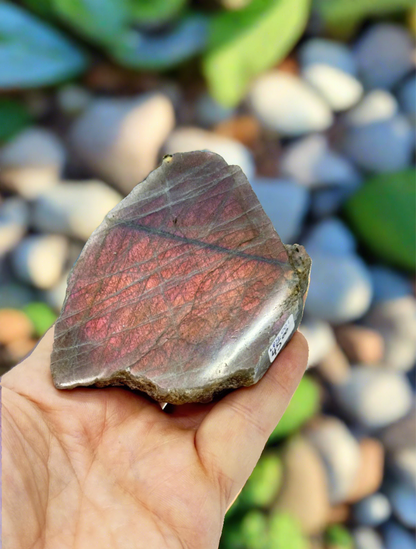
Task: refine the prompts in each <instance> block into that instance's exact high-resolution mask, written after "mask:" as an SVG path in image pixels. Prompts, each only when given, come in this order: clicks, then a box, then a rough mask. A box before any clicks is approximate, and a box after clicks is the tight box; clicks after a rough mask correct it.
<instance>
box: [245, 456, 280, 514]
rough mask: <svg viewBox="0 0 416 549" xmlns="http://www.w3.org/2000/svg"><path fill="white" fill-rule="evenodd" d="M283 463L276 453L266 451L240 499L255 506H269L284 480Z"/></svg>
mask: <svg viewBox="0 0 416 549" xmlns="http://www.w3.org/2000/svg"><path fill="white" fill-rule="evenodd" d="M282 473H283V465H282V461H281V459H280V458H279V456H278V455H276V454H275V453H271V452H268V453H265V454H263V455H262V457H261V458H260V460H259V462H258V463H257V465H256V467H255V468H254V470H253V472H252V473H251V476H250V478H249V479H248V481H247V483H246V485H245V486H244V488H243V490H242V492H241V495H240V496H239V498H238V500H239V501H240V503H241V504H244V505H247V506H250V507H253V506H256V507H267V506H268V505H270V504H271V503H272V502H273V500H274V499H275V497H276V496H277V493H278V491H279V488H280V485H281V482H282Z"/></svg>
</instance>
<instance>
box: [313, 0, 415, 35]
mask: <svg viewBox="0 0 416 549" xmlns="http://www.w3.org/2000/svg"><path fill="white" fill-rule="evenodd" d="M413 6H414V0H359V1H357V0H314V2H313V8H314V10H315V12H316V13H317V14H318V15H319V16H320V18H321V19H322V20H323V22H324V23H325V25H326V26H327V28H328V29H329V30H331V31H334V32H335V33H336V34H344V35H346V37H347V36H348V35H350V34H352V33H353V32H354V31H355V30H356V28H357V27H358V25H359V24H360V23H361V22H362V21H363V20H364V19H366V18H367V17H374V16H383V15H386V14H389V13H394V12H399V11H404V10H406V9H407V8H411V7H413Z"/></svg>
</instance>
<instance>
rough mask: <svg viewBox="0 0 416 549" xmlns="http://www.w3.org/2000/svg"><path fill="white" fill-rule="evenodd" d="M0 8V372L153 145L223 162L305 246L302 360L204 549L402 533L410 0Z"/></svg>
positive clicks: (411, 518)
mask: <svg viewBox="0 0 416 549" xmlns="http://www.w3.org/2000/svg"><path fill="white" fill-rule="evenodd" d="M76 6H78V7H74V5H73V4H72V3H71V1H61V2H58V1H56V0H49V1H47V2H37V1H36V0H22V2H15V3H10V2H1V3H0V188H1V204H0V368H1V373H2V374H3V373H4V372H6V371H7V370H8V369H9V368H10V367H12V366H13V365H14V364H16V363H17V362H18V361H20V360H21V359H22V358H23V357H24V356H25V355H27V353H29V352H30V351H31V349H32V348H33V346H34V345H35V344H36V341H37V339H38V338H39V337H41V336H42V335H43V334H44V333H45V331H46V330H47V329H48V328H49V327H50V326H51V325H52V323H53V322H54V320H55V319H56V317H57V315H58V314H59V310H60V307H61V305H62V302H63V300H64V297H65V288H66V278H67V275H68V272H69V270H70V268H71V266H72V265H73V263H74V261H75V260H76V258H77V256H78V254H79V253H80V250H81V249H82V246H83V244H84V243H85V241H86V240H87V239H88V237H89V235H90V234H91V232H92V231H93V230H94V228H95V227H96V226H97V225H98V224H99V223H100V222H101V220H102V219H103V217H104V215H105V214H106V213H107V212H108V211H109V210H110V209H111V208H112V207H113V206H115V205H116V204H117V203H118V202H119V201H120V200H121V198H122V197H123V196H125V195H126V194H127V193H129V192H130V190H131V189H132V188H133V187H134V185H135V184H137V183H138V182H139V181H140V180H141V179H142V178H143V177H145V176H146V175H147V174H148V172H149V171H150V170H152V169H154V168H155V167H156V165H157V164H158V162H159V161H160V159H161V157H162V155H163V154H165V153H168V152H169V153H174V152H180V151H188V150H195V149H210V150H212V151H215V152H217V153H219V154H220V155H222V156H223V157H224V158H225V159H226V160H227V162H228V163H230V164H238V165H240V166H241V167H242V169H243V170H244V172H245V173H246V175H247V177H248V178H249V180H250V182H251V183H252V185H253V188H254V190H255V192H256V193H257V196H258V197H259V200H260V202H261V203H262V204H263V207H264V209H265V211H266V213H267V214H268V215H269V217H270V218H271V220H272V222H273V224H274V226H275V228H276V230H277V232H278V233H279V235H280V236H281V238H282V240H283V241H284V242H285V243H293V242H295V241H296V242H300V243H302V244H304V245H305V246H306V249H307V251H308V252H309V254H310V255H311V257H312V259H313V268H312V279H311V286H310V291H309V296H308V299H307V302H306V311H305V318H304V321H303V324H302V327H301V330H302V332H303V333H304V335H305V336H306V338H307V340H308V342H309V346H310V358H309V369H308V372H307V374H306V375H305V377H304V379H303V380H302V382H301V384H300V386H299V388H298V390H297V392H296V394H295V396H294V398H293V400H292V402H291V404H290V406H289V408H288V410H287V412H286V413H285V415H284V417H283V419H282V421H281V422H280V424H279V425H278V427H277V428H276V429H275V431H274V433H273V435H272V436H271V438H270V440H269V443H268V445H267V447H266V449H265V451H264V454H263V456H262V458H261V459H260V462H259V464H258V465H257V467H256V469H255V470H254V472H253V474H252V476H251V478H250V479H249V481H248V483H247V485H246V487H245V488H244V489H243V491H242V493H241V495H240V496H239V497H238V499H237V501H236V502H235V504H234V505H233V506H232V508H231V509H230V510H229V512H228V514H227V517H226V522H225V527H224V534H223V538H222V542H221V547H222V549H353V548H354V547H355V548H356V549H415V548H416V542H415V527H416V444H415V438H416V408H415V385H416V384H415V363H416V300H415V283H414V280H413V278H412V276H413V275H414V271H415V262H416V253H415V218H416V214H415V208H416V199H415V183H416V176H415V168H414V158H415V137H416V133H415V130H416V74H415V65H416V50H415V35H416V7H415V5H414V3H413V2H412V1H408V0H379V1H377V2H374V1H369V0H362V1H361V2H356V1H353V0H314V1H313V2H312V5H310V3H309V1H308V0H216V1H214V0H198V1H197V0H195V1H193V2H191V1H187V0H154V1H153V2H148V1H146V0H129V1H127V0H120V1H118V0H102V1H101V3H99V4H96V6H95V7H94V5H92V4H90V3H88V2H86V1H84V0H80V1H79V2H77V4H76Z"/></svg>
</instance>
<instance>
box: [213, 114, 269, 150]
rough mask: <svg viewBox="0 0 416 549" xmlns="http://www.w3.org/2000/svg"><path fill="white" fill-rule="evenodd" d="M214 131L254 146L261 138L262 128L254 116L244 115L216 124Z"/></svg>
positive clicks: (248, 145)
mask: <svg viewBox="0 0 416 549" xmlns="http://www.w3.org/2000/svg"><path fill="white" fill-rule="evenodd" d="M214 131H215V133H218V134H220V135H224V136H225V137H230V138H231V139H236V140H237V141H240V143H243V145H246V146H247V147H252V146H253V145H254V143H256V141H257V140H258V139H259V138H260V132H261V128H260V124H259V122H258V120H256V119H255V118H254V116H249V115H242V116H236V117H234V118H229V119H228V120H224V121H223V122H220V123H219V124H217V125H216V126H215V128H214Z"/></svg>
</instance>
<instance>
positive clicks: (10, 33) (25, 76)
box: [0, 2, 87, 89]
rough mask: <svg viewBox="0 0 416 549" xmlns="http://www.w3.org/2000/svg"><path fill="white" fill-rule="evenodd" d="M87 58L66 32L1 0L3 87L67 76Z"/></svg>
mask: <svg viewBox="0 0 416 549" xmlns="http://www.w3.org/2000/svg"><path fill="white" fill-rule="evenodd" d="M86 67H87V58H86V57H85V55H84V54H83V53H82V52H81V51H80V50H79V49H78V48H77V47H76V46H75V45H73V44H72V43H71V42H70V41H69V40H68V39H67V38H66V37H65V36H63V35H62V34H61V33H59V32H58V31H56V30H55V29H53V28H51V27H50V26H49V25H46V24H45V23H43V22H42V21H40V20H39V19H37V18H36V17H33V16H32V15H30V14H29V13H27V12H26V11H24V10H23V9H21V8H20V7H18V6H15V5H12V4H9V3H6V2H0V88H2V89H11V88H29V87H36V86H45V85H49V84H55V83H56V82H60V81H62V80H67V79H69V78H71V77H73V76H75V75H77V74H79V73H80V72H82V71H84V70H85V69H86Z"/></svg>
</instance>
